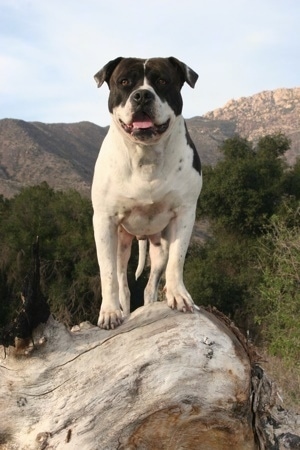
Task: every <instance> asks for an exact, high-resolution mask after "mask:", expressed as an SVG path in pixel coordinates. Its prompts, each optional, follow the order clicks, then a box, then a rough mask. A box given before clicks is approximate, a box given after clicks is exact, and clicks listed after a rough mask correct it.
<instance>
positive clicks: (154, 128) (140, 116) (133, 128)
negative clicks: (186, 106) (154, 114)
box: [120, 111, 170, 138]
mask: <svg viewBox="0 0 300 450" xmlns="http://www.w3.org/2000/svg"><path fill="white" fill-rule="evenodd" d="M120 123H121V125H122V127H123V129H124V130H125V131H126V133H129V134H131V135H133V136H137V137H142V136H144V137H145V138H147V137H151V136H153V135H156V134H162V133H164V132H165V131H166V130H167V129H168V127H169V123H170V119H168V120H167V121H166V122H165V123H162V124H160V125H157V124H155V123H154V122H153V120H152V119H151V117H150V116H149V115H148V114H146V113H145V112H142V111H141V112H138V113H135V114H134V115H133V118H132V122H131V123H129V124H126V123H124V122H123V121H122V120H121V119H120Z"/></svg>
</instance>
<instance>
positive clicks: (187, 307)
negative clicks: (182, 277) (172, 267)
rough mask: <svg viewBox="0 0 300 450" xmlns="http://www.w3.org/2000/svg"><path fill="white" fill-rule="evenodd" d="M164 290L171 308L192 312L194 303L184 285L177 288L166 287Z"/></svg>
mask: <svg viewBox="0 0 300 450" xmlns="http://www.w3.org/2000/svg"><path fill="white" fill-rule="evenodd" d="M165 291H166V298H167V304H168V306H169V307H170V308H171V309H177V310H178V311H182V312H187V311H189V312H194V307H195V304H194V302H193V299H192V297H191V296H190V294H189V293H188V291H187V290H186V289H185V287H181V288H178V289H171V288H168V287H166V289H165Z"/></svg>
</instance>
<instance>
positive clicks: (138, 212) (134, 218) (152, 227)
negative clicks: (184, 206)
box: [120, 199, 176, 236]
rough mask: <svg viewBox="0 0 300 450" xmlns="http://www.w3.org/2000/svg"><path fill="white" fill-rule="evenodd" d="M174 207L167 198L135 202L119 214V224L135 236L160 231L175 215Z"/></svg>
mask: <svg viewBox="0 0 300 450" xmlns="http://www.w3.org/2000/svg"><path fill="white" fill-rule="evenodd" d="M175 215H176V213H175V208H174V207H173V205H171V203H170V201H169V200H168V199H164V200H162V201H160V202H155V203H150V204H138V203H137V204H135V205H133V206H131V207H129V208H128V210H127V211H125V212H124V213H123V214H121V216H120V219H121V220H120V224H121V225H122V226H123V227H124V228H125V229H126V231H128V233H130V234H133V235H135V236H141V235H145V236H149V235H152V234H156V233H159V232H161V231H162V230H164V229H165V228H166V226H167V225H168V224H169V222H170V220H171V219H172V218H173V217H175Z"/></svg>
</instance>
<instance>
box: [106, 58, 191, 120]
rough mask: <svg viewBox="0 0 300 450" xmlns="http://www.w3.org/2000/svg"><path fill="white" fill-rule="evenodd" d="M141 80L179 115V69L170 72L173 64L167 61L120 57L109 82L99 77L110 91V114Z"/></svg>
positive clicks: (180, 83)
mask: <svg viewBox="0 0 300 450" xmlns="http://www.w3.org/2000/svg"><path fill="white" fill-rule="evenodd" d="M145 77H146V78H147V80H148V82H149V84H150V85H151V86H152V88H153V89H154V90H155V92H156V94H157V95H158V96H159V98H160V99H161V100H162V101H163V102H167V103H168V105H169V106H170V107H171V108H172V110H173V111H174V113H175V115H176V116H178V115H179V114H181V112H182V103H183V102H182V97H181V94H180V90H181V88H182V85H183V83H184V81H185V79H184V75H183V74H182V73H181V71H180V70H179V69H178V70H174V64H172V62H171V61H170V59H169V58H151V59H149V60H146V59H139V58H124V59H122V60H121V61H119V64H118V65H117V66H116V67H115V69H114V71H113V72H112V73H111V74H110V77H109V79H107V77H106V78H105V77H104V76H103V77H102V78H105V81H107V83H108V85H109V88H110V95H109V99H108V109H109V111H110V112H112V111H113V109H114V108H115V107H116V106H120V105H121V106H124V105H125V103H126V101H127V100H128V98H129V96H130V95H131V93H132V92H133V91H135V90H136V89H138V88H139V87H140V86H142V85H143V83H144V78H145ZM148 108H150V106H149V105H148Z"/></svg>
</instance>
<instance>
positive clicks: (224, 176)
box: [0, 133, 300, 395]
mask: <svg viewBox="0 0 300 450" xmlns="http://www.w3.org/2000/svg"><path fill="white" fill-rule="evenodd" d="M289 145H290V142H289V139H288V138H287V137H286V136H285V135H283V134H281V133H277V134H273V135H266V136H263V137H261V138H259V139H258V141H257V143H256V144H255V145H254V144H253V143H251V142H250V141H248V140H246V139H245V138H241V137H240V136H238V135H235V136H234V137H232V138H229V139H227V140H226V141H225V142H224V144H223V145H222V146H221V148H220V151H221V153H222V154H223V158H222V160H220V161H219V162H218V163H217V164H216V165H215V166H214V167H211V166H205V167H204V187H203V191H202V193H201V196H200V199H199V204H198V209H197V215H198V220H203V219H205V220H209V223H210V226H211V229H212V235H213V237H212V238H210V239H208V240H207V241H206V243H205V244H204V245H201V246H200V245H199V244H196V243H194V244H193V245H191V247H190V249H189V251H188V255H187V260H186V265H185V274H184V276H185V280H186V284H187V287H188V289H189V290H190V292H191V294H192V296H193V298H194V300H195V302H196V303H197V304H198V305H213V306H216V307H217V308H218V309H220V310H221V311H222V312H224V313H225V314H227V315H228V316H230V317H231V318H232V319H233V320H234V321H235V322H236V324H237V325H239V326H240V327H241V328H242V329H243V330H244V332H245V333H248V334H249V335H250V337H251V339H253V340H254V341H255V343H257V344H259V345H262V346H263V347H264V348H267V349H268V351H269V352H271V353H272V354H273V355H275V356H277V357H279V358H280V360H281V361H283V364H284V365H285V366H286V367H293V370H296V372H297V374H298V375H297V376H298V379H299V377H300V365H299V361H300V331H299V330H300V289H299V286H300V275H299V274H300V213H299V211H300V208H299V205H300V203H299V201H300V161H299V160H298V161H297V162H296V164H295V165H294V166H293V167H288V166H287V165H286V163H285V162H284V159H283V158H282V155H283V154H284V153H285V152H286V151H287V150H288V148H289ZM36 236H39V239H40V247H41V250H40V252H41V255H40V256H41V282H42V290H43V292H44V294H45V295H46V296H47V298H48V299H49V303H50V307H51V311H52V312H53V314H54V315H55V316H56V317H57V318H58V319H59V320H60V321H62V322H64V323H66V324H67V325H69V326H71V325H73V324H76V323H79V322H81V321H84V320H90V321H91V322H92V323H95V322H96V320H97V315H98V310H99V307H100V302H101V288H100V280H99V273H98V264H97V260H96V252H95V245H94V239H93V230H92V206H91V203H90V200H88V199H87V198H85V197H82V196H81V195H80V194H79V193H78V192H76V191H74V190H69V191H65V192H63V191H54V190H53V189H52V188H51V187H49V185H48V184H47V183H42V184H40V185H38V186H34V187H27V188H23V189H22V190H21V192H20V193H19V194H17V195H16V196H14V197H12V198H10V199H5V198H4V197H0V239H1V253H0V328H1V327H3V326H4V325H5V324H7V323H8V322H10V321H11V320H13V317H14V316H15V314H16V311H18V310H19V309H20V308H21V299H20V291H21V289H22V283H23V280H24V277H25V274H26V271H27V270H28V267H29V261H30V258H31V247H32V243H33V242H34V240H35V238H36ZM136 253H137V252H136V246H135V247H134V251H133V255H132V258H131V260H130V263H129V284H130V288H131V292H132V297H133V299H134V301H133V308H135V307H137V306H139V305H141V304H142V292H143V288H144V286H145V283H146V279H147V273H145V274H144V275H143V277H142V278H141V280H139V281H138V283H135V282H134V271H135V269H136V258H137V255H136ZM295 395H296V394H295Z"/></svg>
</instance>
